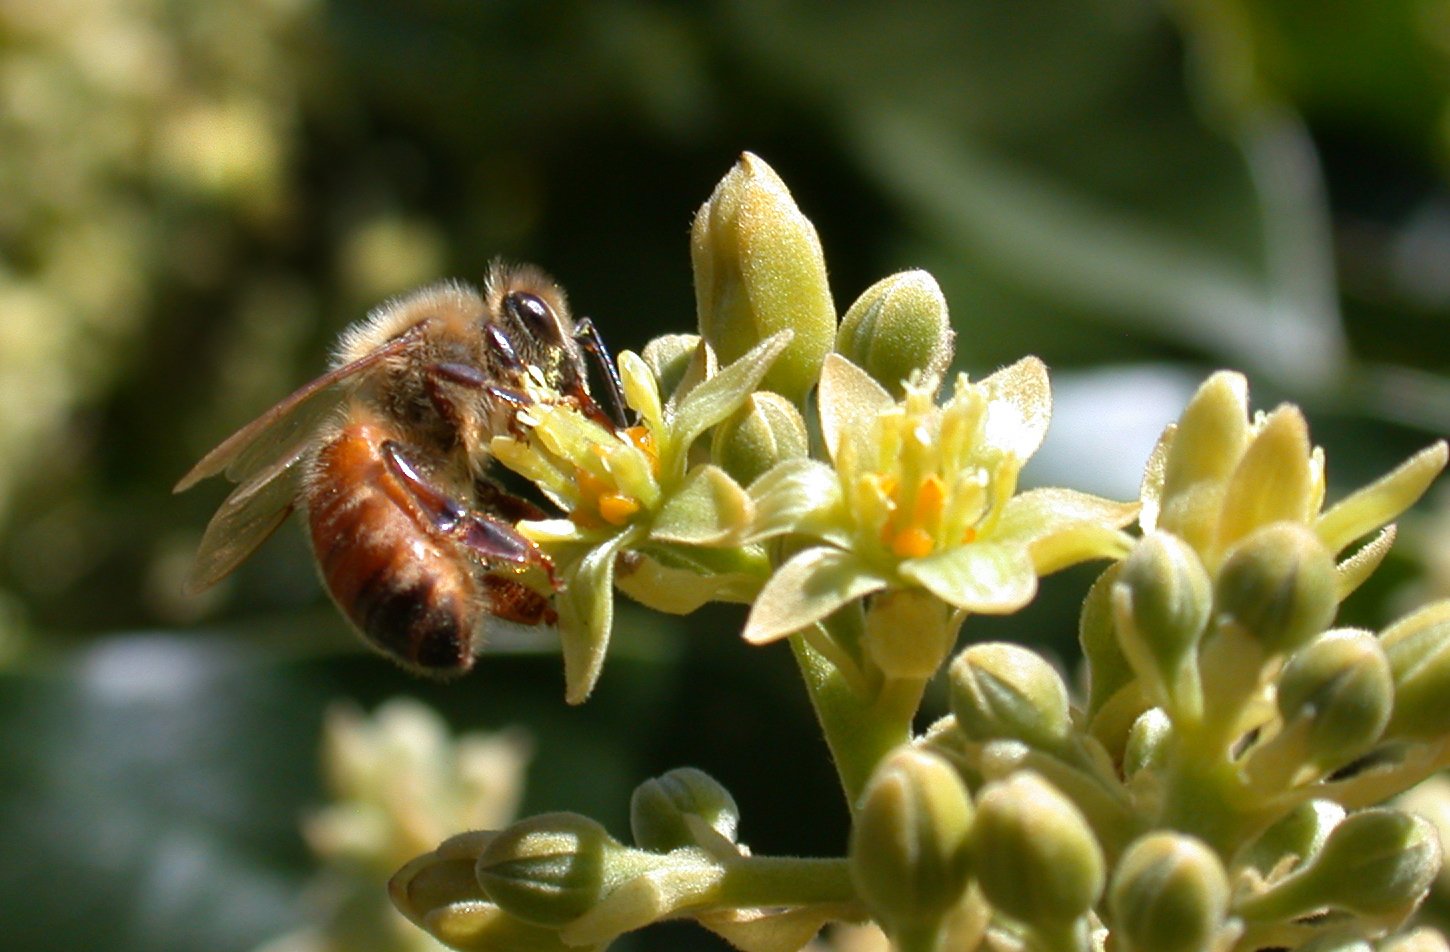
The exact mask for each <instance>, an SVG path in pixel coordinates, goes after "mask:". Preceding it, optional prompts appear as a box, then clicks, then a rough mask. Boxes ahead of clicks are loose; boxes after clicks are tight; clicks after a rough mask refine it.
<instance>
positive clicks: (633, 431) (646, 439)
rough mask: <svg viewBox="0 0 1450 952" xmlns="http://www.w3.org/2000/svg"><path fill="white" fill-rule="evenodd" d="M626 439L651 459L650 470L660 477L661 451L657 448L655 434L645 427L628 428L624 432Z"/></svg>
mask: <svg viewBox="0 0 1450 952" xmlns="http://www.w3.org/2000/svg"><path fill="white" fill-rule="evenodd" d="M624 438H625V439H627V440H629V442H630V443H631V444H633V446H634V448H635V449H637V450H639V451H640V452H641V453H643V454H644V455H645V456H647V457H649V465H650V470H651V471H653V472H654V474H655V475H656V476H658V475H659V472H660V454H659V450H657V449H656V448H655V438H654V434H653V433H651V432H650V431H649V428H648V427H644V426H631V427H627V428H626V429H625V430H624Z"/></svg>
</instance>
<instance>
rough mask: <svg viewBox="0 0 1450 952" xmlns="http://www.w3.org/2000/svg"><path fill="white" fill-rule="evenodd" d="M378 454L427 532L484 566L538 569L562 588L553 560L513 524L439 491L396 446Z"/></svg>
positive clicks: (389, 443)
mask: <svg viewBox="0 0 1450 952" xmlns="http://www.w3.org/2000/svg"><path fill="white" fill-rule="evenodd" d="M381 450H382V455H383V461H384V462H385V464H386V465H387V467H388V470H389V471H390V472H391V473H392V474H393V476H394V477H395V478H396V479H397V480H398V482H399V483H400V484H401V485H402V487H403V489H404V491H405V492H407V494H408V496H409V498H410V500H411V501H412V502H413V504H414V505H415V506H416V507H417V509H418V511H419V512H421V513H422V515H423V517H424V519H426V520H427V522H428V528H431V529H432V530H433V531H434V532H436V533H437V534H439V535H442V536H446V537H447V538H449V539H451V540H453V542H455V543H456V544H458V545H461V546H462V547H463V548H464V549H466V550H467V551H468V552H469V553H471V554H472V555H474V556H476V557H478V558H479V559H480V560H481V561H482V562H483V563H484V564H485V565H488V566H491V567H493V566H498V567H503V566H507V567H509V568H512V569H514V570H516V571H523V570H524V569H527V568H530V567H533V568H538V569H541V570H542V571H543V572H544V574H545V575H547V576H548V578H549V585H550V587H552V588H553V589H555V590H556V591H557V590H558V589H559V588H561V587H562V583H561V582H560V580H559V577H558V576H557V575H556V574H555V573H554V563H553V560H551V559H550V558H549V557H548V556H547V555H545V554H544V552H543V550H542V549H540V548H539V547H538V546H537V545H535V544H534V543H533V542H532V541H531V540H530V539H528V538H526V537H525V536H524V535H522V534H521V533H520V532H519V531H518V530H517V529H515V528H514V527H513V525H512V524H510V523H508V522H505V521H504V520H503V519H500V518H498V517H497V516H493V515H490V514H488V513H486V512H480V511H478V510H476V509H472V508H470V507H468V506H466V505H464V504H463V503H461V502H459V501H458V500H457V499H454V498H453V497H452V496H450V495H449V494H448V493H446V492H443V491H442V490H440V489H438V487H436V486H434V485H433V484H432V483H430V482H429V481H428V480H427V479H426V478H425V477H424V476H423V475H422V474H421V473H419V472H418V470H417V468H416V467H414V466H413V464H412V463H411V462H409V460H408V458H407V456H405V455H404V453H403V448H402V446H400V445H399V444H398V443H395V442H393V441H392V440H388V441H386V442H384V443H383V445H382V447H381Z"/></svg>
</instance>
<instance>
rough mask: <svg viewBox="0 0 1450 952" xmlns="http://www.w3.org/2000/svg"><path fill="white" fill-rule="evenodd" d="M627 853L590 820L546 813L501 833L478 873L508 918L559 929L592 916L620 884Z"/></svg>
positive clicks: (570, 814) (574, 815)
mask: <svg viewBox="0 0 1450 952" xmlns="http://www.w3.org/2000/svg"><path fill="white" fill-rule="evenodd" d="M628 853H629V851H628V850H627V849H626V848H625V847H623V846H621V845H620V844H619V843H618V842H617V841H616V840H615V839H614V838H613V837H611V836H610V835H609V833H608V832H606V831H605V829H604V827H602V826H600V825H599V824H598V823H596V822H595V821H593V820H591V819H589V818H588V817H583V816H580V815H578V814H576V813H545V814H541V815H539V816H535V817H530V818H529V819H527V820H522V821H520V822H518V823H515V824H514V825H513V826H511V827H509V828H508V829H506V830H502V831H500V832H499V833H498V835H497V836H495V837H494V839H493V841H492V842H491V843H489V844H488V847H487V848H486V849H485V850H484V851H483V855H481V856H480V857H479V858H478V864H477V866H476V867H475V870H474V872H475V874H476V875H477V877H478V882H479V884H480V885H481V886H482V887H483V891H484V892H485V893H486V894H487V896H488V898H489V899H490V900H491V901H492V902H494V903H496V904H497V905H498V906H499V907H500V908H502V909H503V910H504V911H505V912H507V913H509V914H510V915H512V916H515V917H516V918H518V919H521V920H523V921H524V922H529V923H533V924H535V925H541V926H553V927H556V928H557V927H559V926H563V925H567V924H568V923H569V922H571V921H573V920H575V919H577V918H579V917H580V916H582V915H583V914H584V913H586V912H588V911H589V910H590V909H592V908H593V907H594V906H595V905H596V904H597V903H598V902H599V901H600V899H601V898H603V897H604V895H605V894H607V893H608V892H609V890H610V889H611V888H612V887H613V886H614V885H616V884H617V883H618V882H619V881H620V879H621V878H622V876H621V873H622V872H623V870H621V868H620V867H621V865H624V864H625V863H627V856H628Z"/></svg>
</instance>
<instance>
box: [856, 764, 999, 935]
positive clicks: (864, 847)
mask: <svg viewBox="0 0 1450 952" xmlns="http://www.w3.org/2000/svg"><path fill="white" fill-rule="evenodd" d="M971 828H972V801H971V797H970V796H969V795H968V793H967V788H966V785H965V784H964V783H963V782H962V779H961V777H960V776H959V775H958V774H957V772H956V770H955V769H953V768H952V766H951V764H949V763H947V761H946V760H944V759H943V758H942V757H940V756H938V755H936V754H934V753H931V752H929V751H926V750H920V749H916V748H911V747H905V748H901V749H898V750H897V751H896V752H895V753H893V754H891V755H890V756H888V757H887V758H886V759H885V760H883V761H882V762H881V763H880V764H879V765H878V766H877V768H876V771H875V772H874V773H873V774H872V775H871V779H870V780H869V781H867V783H866V788H865V789H864V790H863V791H862V793H861V801H860V805H859V809H858V810H857V813H856V822H855V825H854V826H853V828H852V830H851V847H850V866H851V878H852V880H853V882H854V883H855V884H856V890H857V892H859V893H860V895H861V898H862V899H863V900H865V902H866V907H867V908H868V909H869V910H870V911H871V914H872V915H873V916H874V917H875V918H876V920H877V921H878V922H879V923H880V924H881V925H882V927H883V928H885V929H886V931H887V932H888V933H890V934H891V935H892V937H893V938H894V939H895V940H896V941H897V944H898V947H902V948H905V947H908V946H916V945H918V944H920V945H921V946H923V947H925V948H931V947H932V945H931V940H932V938H933V937H934V936H935V934H936V931H937V929H938V927H939V926H940V924H941V922H942V920H943V918H944V917H945V916H946V915H947V913H948V912H949V911H950V910H951V909H952V908H953V907H954V906H955V905H956V904H957V903H958V901H959V900H960V899H961V898H962V894H963V893H964V892H965V891H966V888H967V880H968V877H969V876H970V871H971V853H970V832H971Z"/></svg>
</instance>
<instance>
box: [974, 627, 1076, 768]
mask: <svg viewBox="0 0 1450 952" xmlns="http://www.w3.org/2000/svg"><path fill="white" fill-rule="evenodd" d="M949 678H950V684H951V708H952V713H953V714H955V715H956V718H957V726H958V727H960V728H961V730H962V732H963V733H964V734H966V735H967V736H968V737H970V738H971V739H972V740H976V741H989V740H1001V739H1011V740H1020V741H1022V742H1024V743H1026V744H1030V745H1031V746H1033V747H1037V748H1039V749H1042V750H1057V749H1060V748H1061V747H1062V745H1063V744H1064V743H1065V742H1066V741H1067V738H1068V736H1069V733H1070V732H1071V730H1072V718H1071V715H1070V714H1069V711H1068V698H1067V686H1066V685H1064V684H1063V683H1062V678H1061V677H1059V676H1058V674H1057V672H1056V671H1055V670H1053V667H1052V665H1050V664H1048V663H1047V662H1046V661H1044V660H1043V659H1042V656H1041V655H1038V654H1037V653H1036V652H1033V651H1030V650H1028V649H1026V648H1023V647H1020V646H1018V645H1014V644H1008V643H1005V642H996V643H988V644H980V645H973V646H972V647H970V648H968V649H967V650H966V651H963V652H962V653H961V654H960V655H958V656H957V659H956V660H955V661H953V662H952V666H951V673H950V675H949Z"/></svg>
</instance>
